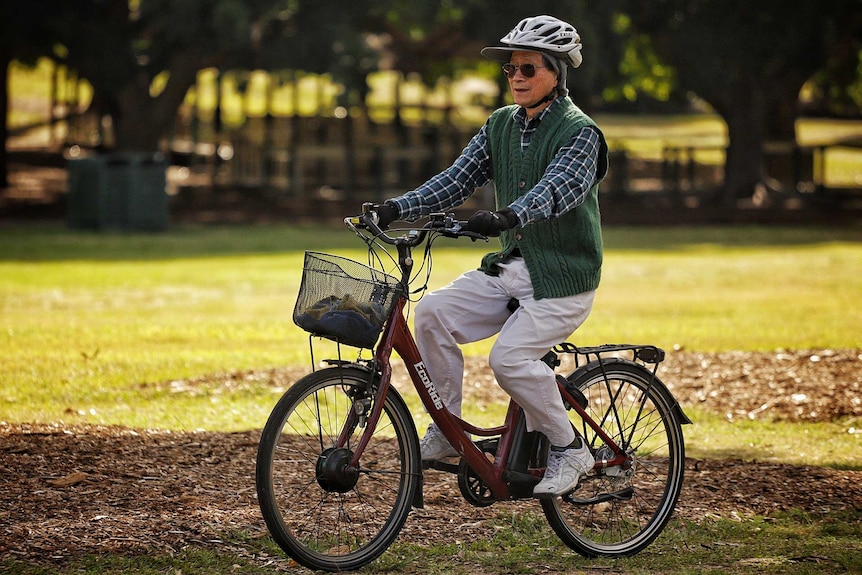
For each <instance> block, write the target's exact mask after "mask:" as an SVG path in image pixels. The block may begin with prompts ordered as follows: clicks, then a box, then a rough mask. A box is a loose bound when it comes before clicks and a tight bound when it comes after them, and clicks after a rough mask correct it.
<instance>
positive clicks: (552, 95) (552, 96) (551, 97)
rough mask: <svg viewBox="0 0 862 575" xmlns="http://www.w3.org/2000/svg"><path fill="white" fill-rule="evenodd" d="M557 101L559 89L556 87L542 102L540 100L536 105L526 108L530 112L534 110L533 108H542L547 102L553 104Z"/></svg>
mask: <svg viewBox="0 0 862 575" xmlns="http://www.w3.org/2000/svg"><path fill="white" fill-rule="evenodd" d="M556 99H557V87H556V86H554V89H553V90H551V91H550V92H548V95H547V96H545V97H544V98H542V99H541V100H539V101H538V102H536V103H535V104H530V105H529V106H524V107H525V108H527V109H528V110H532V109H533V108H538V107H539V106H541V105H542V104H544V103H545V102H553V101H554V100H556Z"/></svg>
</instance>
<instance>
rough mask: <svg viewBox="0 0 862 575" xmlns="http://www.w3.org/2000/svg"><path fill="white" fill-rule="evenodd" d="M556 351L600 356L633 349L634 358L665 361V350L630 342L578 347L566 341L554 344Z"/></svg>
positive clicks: (651, 361) (647, 361)
mask: <svg viewBox="0 0 862 575" xmlns="http://www.w3.org/2000/svg"><path fill="white" fill-rule="evenodd" d="M554 351H555V352H557V353H574V354H578V355H585V356H587V359H589V356H591V355H595V356H596V358H597V359H598V358H600V357H601V354H603V353H612V352H618V351H631V352H632V356H633V358H634V359H639V360H640V361H642V362H644V363H661V362H662V361H664V350H663V349H661V348H659V347H656V346H654V345H637V344H629V343H607V344H604V345H599V346H595V347H578V346H576V345H574V344H572V343H569V342H567V341H564V342H563V343H560V344H557V345H555V346H554Z"/></svg>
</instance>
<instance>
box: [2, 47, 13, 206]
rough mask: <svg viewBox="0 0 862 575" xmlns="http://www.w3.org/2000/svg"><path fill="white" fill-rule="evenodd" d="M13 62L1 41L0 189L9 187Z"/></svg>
mask: <svg viewBox="0 0 862 575" xmlns="http://www.w3.org/2000/svg"><path fill="white" fill-rule="evenodd" d="M11 64H12V57H11V54H10V52H9V50H8V49H7V46H6V45H5V44H4V43H3V42H0V70H2V71H3V72H2V76H3V77H2V78H0V140H2V142H3V146H2V147H0V189H3V188H8V187H9V154H8V152H7V151H6V146H7V140H8V139H9V127H8V122H9V66H10V65H11Z"/></svg>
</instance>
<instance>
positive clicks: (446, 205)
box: [390, 100, 601, 225]
mask: <svg viewBox="0 0 862 575" xmlns="http://www.w3.org/2000/svg"><path fill="white" fill-rule="evenodd" d="M557 101H558V100H555V101H554V102H552V103H551V105H550V106H548V107H547V108H545V109H544V110H542V112H541V113H540V114H539V115H538V116H536V117H535V118H533V119H532V120H528V119H527V111H526V110H525V109H524V108H523V107H521V108H518V110H517V111H516V112H515V115H514V117H515V120H516V122H517V124H518V126H519V127H520V130H521V151H522V152H525V151H526V150H527V148H528V147H529V145H530V139H531V138H532V136H533V134H534V133H535V131H536V128H538V126H539V123H540V122H541V121H542V118H544V117H545V115H546V114H547V113H548V110H550V109H551V107H552V106H555V105H556V104H557ZM600 147H601V138H600V136H599V133H598V132H597V131H596V130H595V129H593V128H592V127H586V128H583V129H581V130H580V131H579V132H578V133H577V134H575V136H574V137H573V138H572V140H571V141H570V142H569V143H568V144H567V145H565V146H563V147H562V148H560V150H559V152H557V155H556V156H555V157H554V159H553V160H552V161H551V163H550V164H549V165H548V167H547V168H546V169H545V173H544V175H543V176H542V179H541V180H539V183H538V184H536V186H535V187H534V188H533V189H531V190H529V191H528V192H527V193H526V194H524V195H523V196H521V197H520V198H518V199H517V200H515V201H514V202H512V203H511V204H510V205H509V207H510V208H512V210H514V212H515V213H516V214H517V215H518V219H519V220H520V222H521V225H524V224H528V223H530V222H538V221H542V220H546V219H550V218H555V217H558V216H561V215H562V214H564V213H566V212H568V211H570V210H572V209H574V208H576V207H577V206H579V205H580V204H581V203H582V202H583V201H584V198H586V196H587V194H588V193H589V191H590V188H591V187H592V186H593V184H595V179H596V169H597V164H598V157H599V150H600ZM490 150H491V147H490V145H489V144H488V138H487V124H486V125H485V126H482V129H481V130H479V133H477V134H476V135H475V136H473V138H472V139H471V140H470V143H469V144H467V147H465V148H464V150H463V151H462V152H461V155H460V156H459V157H458V159H457V160H455V163H453V164H452V165H451V166H449V167H448V168H446V169H445V170H443V171H442V172H441V173H439V174H437V175H436V176H434V177H432V178H431V179H430V180H428V181H427V182H425V183H424V184H422V185H421V186H419V187H418V188H416V189H415V190H412V191H409V192H407V193H406V194H404V195H402V196H399V197H397V198H393V199H392V200H390V201H391V202H393V203H395V205H397V206H398V210H399V213H400V217H401V219H404V220H415V219H416V218H418V217H420V216H424V215H427V214H430V213H434V212H443V211H446V210H449V209H451V208H454V207H456V206H459V205H461V204H463V203H464V202H465V201H467V199H468V198H469V197H470V196H471V195H472V194H473V192H475V191H476V188H480V187H482V186H484V185H486V184H488V183H489V182H490V181H491V179H492V175H491V157H490ZM503 207H505V206H498V208H503Z"/></svg>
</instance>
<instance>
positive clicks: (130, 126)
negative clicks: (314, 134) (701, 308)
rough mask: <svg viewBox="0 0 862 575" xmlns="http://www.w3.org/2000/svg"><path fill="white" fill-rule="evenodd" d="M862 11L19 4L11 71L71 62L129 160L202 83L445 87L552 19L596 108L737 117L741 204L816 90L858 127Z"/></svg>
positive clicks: (545, 3)
mask: <svg viewBox="0 0 862 575" xmlns="http://www.w3.org/2000/svg"><path fill="white" fill-rule="evenodd" d="M859 8H860V1H859V0H824V1H823V2H819V3H790V4H787V3H786V2H782V1H780V0H757V1H755V2H751V1H749V0H657V1H656V2H650V3H647V4H644V3H640V2H635V1H634V0H607V1H605V2H599V3H596V2H587V1H586V0H574V1H572V2H568V3H566V4H565V5H564V6H561V5H560V4H559V3H558V2H551V1H550V0H533V1H531V2H529V3H528V2H524V1H523V0H494V1H491V0H446V1H444V2H440V3H428V2H421V1H419V0H383V1H380V2H370V1H368V0H352V1H348V0H332V1H327V2H325V3H323V2H316V1H311V0H183V2H172V1H170V0H79V1H77V2H74V3H68V2H63V1H62V0H38V1H34V0H7V1H6V2H4V3H2V8H0V9H2V11H3V12H2V16H3V18H2V21H3V28H4V33H3V37H2V39H0V61H2V62H3V63H4V64H5V65H6V67H7V68H8V65H9V63H10V62H11V61H13V60H22V61H32V60H33V59H34V58H36V57H38V56H48V57H51V58H54V59H56V60H58V61H61V62H62V63H64V64H65V65H67V66H69V67H70V68H71V69H74V70H75V71H76V72H77V74H78V75H79V77H81V78H84V79H86V80H88V81H89V82H90V83H91V84H92V86H93V89H94V102H93V105H94V106H96V107H97V108H98V109H99V110H100V111H101V112H102V113H104V114H106V115H107V116H108V117H110V118H111V120H112V122H113V130H114V133H115V138H116V146H117V147H119V148H122V149H127V150H152V149H154V148H155V147H156V145H157V143H158V141H159V138H161V137H162V136H163V135H164V128H165V126H170V125H171V124H172V121H173V119H174V117H175V116H176V113H177V110H178V108H179V106H180V104H181V102H182V101H183V99H184V97H185V95H186V93H187V92H188V90H189V88H190V87H191V86H193V85H194V83H195V81H196V78H197V74H198V73H199V71H200V70H202V69H205V68H209V67H215V68H218V69H221V70H227V69H269V70H278V69H295V70H303V71H306V72H317V73H324V72H325V73H329V74H331V75H332V76H333V77H334V78H335V79H336V81H339V82H342V83H343V84H344V85H345V86H347V87H348V88H349V89H350V90H356V91H358V93H359V95H360V98H361V97H362V95H363V94H364V91H365V90H367V86H366V85H365V80H366V78H367V76H368V74H369V73H370V72H372V71H374V70H375V69H377V68H378V67H379V66H380V64H381V62H383V61H387V62H388V63H389V65H391V66H392V67H393V68H395V69H398V70H401V71H404V72H416V73H418V74H420V75H421V77H422V78H424V79H425V80H426V81H427V82H429V83H432V82H433V81H435V80H436V79H437V78H439V77H440V76H441V75H447V74H451V73H452V72H453V70H454V69H455V68H456V67H458V66H462V65H465V64H467V65H470V66H475V65H477V62H479V61H480V60H481V59H480V58H479V56H478V51H479V48H480V47H481V46H483V45H487V44H492V43H496V42H498V41H499V39H500V37H502V36H503V35H504V34H505V33H506V32H508V30H509V29H511V27H512V26H513V25H514V24H515V23H517V21H518V20H519V19H520V18H522V17H525V16H529V15H535V14H540V13H548V14H554V15H556V16H558V17H560V18H563V19H565V20H568V21H570V22H572V23H573V24H574V25H575V26H576V27H577V28H578V30H579V32H580V33H581V36H582V38H583V40H584V52H583V53H584V64H583V66H582V67H581V69H580V70H579V71H578V74H577V76H576V78H577V79H576V80H574V79H573V77H574V76H575V75H570V76H569V84H570V89H571V92H572V95H573V97H574V99H575V100H576V101H577V102H579V103H580V104H581V105H582V106H583V107H585V108H587V109H588V110H590V109H607V108H608V107H609V106H612V105H617V106H619V105H620V104H626V103H627V102H631V101H635V100H639V101H640V102H654V103H656V104H657V105H654V106H653V109H659V108H660V106H661V105H662V102H675V103H676V105H679V104H680V103H681V102H684V101H685V100H686V98H687V97H688V96H689V95H691V94H694V95H696V96H697V97H699V98H700V99H702V100H704V101H706V102H708V103H709V104H710V105H711V106H712V107H713V108H714V109H715V110H716V111H717V112H718V113H719V114H720V115H721V116H722V117H723V118H724V120H725V121H726V123H727V125H728V129H729V136H730V146H729V149H728V155H727V167H726V174H727V178H726V186H725V187H726V190H725V198H726V199H728V200H729V201H732V200H733V199H734V198H736V197H740V196H744V195H747V194H750V192H751V189H752V187H753V186H754V185H755V184H756V182H757V180H758V178H759V177H760V150H761V149H762V146H763V143H764V141H766V140H768V139H792V138H793V134H794V131H793V130H794V120H795V118H796V116H797V114H798V111H799V106H798V104H799V93H800V89H801V88H802V86H803V85H804V84H806V83H810V85H811V86H813V87H814V90H813V93H815V94H818V95H819V96H820V97H821V100H822V102H824V103H827V104H829V105H831V106H833V107H834V108H835V109H841V110H843V111H845V112H846V111H847V110H850V111H852V112H855V113H857V114H858V106H859V104H860V101H862V94H860V93H859V92H860V91H862V90H860V88H859V86H860V85H862V82H860V79H859V62H860V51H861V50H862V21H860V20H862V11H860V10H859ZM157 78H158V79H160V81H159V82H157V81H156V80H157ZM156 86H158V88H156ZM853 90H856V92H854V91H853ZM2 91H3V94H4V96H3V97H4V98H5V93H6V91H7V90H6V86H5V85H4V86H3V90H2ZM854 98H856V99H854ZM613 100H616V102H614V101H613ZM854 106H855V109H854ZM2 110H3V112H2V113H3V114H5V110H6V106H3V108H2ZM5 123H6V122H5V118H4V121H3V124H4V126H5ZM5 136H6V134H5V132H4V133H3V137H4V139H5ZM3 164H4V165H5V161H4V162H3Z"/></svg>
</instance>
